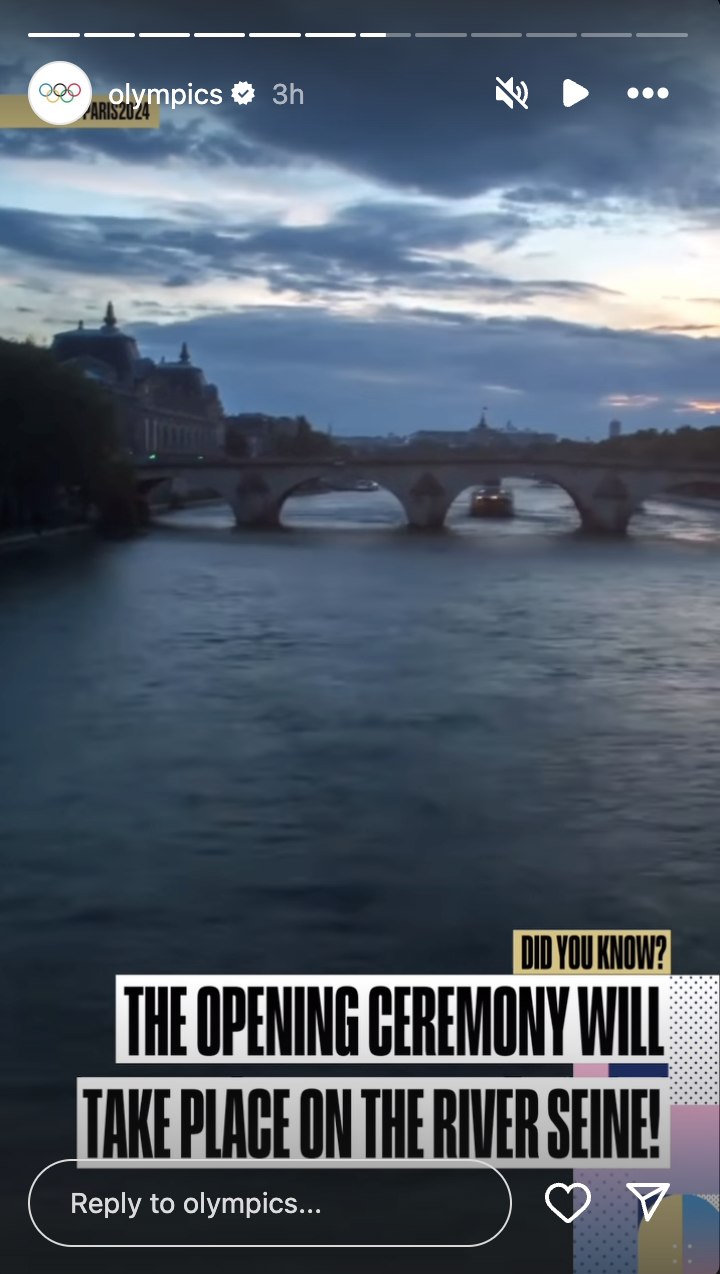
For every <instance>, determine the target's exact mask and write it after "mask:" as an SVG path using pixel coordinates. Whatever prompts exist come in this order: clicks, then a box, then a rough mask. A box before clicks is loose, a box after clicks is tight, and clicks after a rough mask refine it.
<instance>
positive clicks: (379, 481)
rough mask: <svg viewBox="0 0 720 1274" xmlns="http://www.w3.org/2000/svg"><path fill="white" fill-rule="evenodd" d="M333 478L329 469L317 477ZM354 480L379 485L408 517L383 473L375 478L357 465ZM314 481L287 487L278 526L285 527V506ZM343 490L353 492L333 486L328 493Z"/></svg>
mask: <svg viewBox="0 0 720 1274" xmlns="http://www.w3.org/2000/svg"><path fill="white" fill-rule="evenodd" d="M342 472H343V471H342V469H338V473H339V474H342ZM332 476H333V475H332V473H328V471H327V469H323V470H321V471H319V472H318V474H317V475H316V477H318V478H324V479H326V480H327V479H330V480H332ZM352 478H353V480H362V481H366V482H374V483H375V484H376V485H377V487H378V488H379V489H380V490H381V491H383V492H385V493H386V494H387V495H390V496H392V497H393V500H394V501H395V502H396V503H397V505H398V506H399V507H398V512H399V514H400V516H401V517H402V515H403V514H405V515H407V511H406V509H405V506H404V504H403V500H402V497H401V496H400V495H399V494H398V493H397V491H395V490H394V489H393V486H392V484H390V483H388V482H387V481H385V480H384V477H383V474H382V473H381V474H379V475H378V476H375V474H374V473H373V472H371V471H370V470H368V471H361V470H360V469H359V468H358V467H357V466H355V465H354V466H353V471H352ZM314 481H315V478H314V477H308V478H303V479H302V481H300V482H295V483H293V484H292V485H291V486H289V487H286V488H285V489H284V490H283V492H282V493H281V495H280V497H279V500H278V504H277V523H276V525H278V526H282V525H283V510H284V508H285V505H286V504H287V501H288V500H292V499H293V498H294V497H295V496H297V495H299V494H300V493H301V492H302V490H303V488H306V487H308V486H310V485H311V484H312V483H313V482H314ZM343 490H346V491H347V493H348V494H349V493H351V492H352V487H350V486H348V487H347V488H343V487H341V486H339V487H334V488H333V487H332V486H331V487H330V488H329V489H328V493H331V492H333V491H334V492H336V493H337V494H338V495H342V493H343ZM311 494H312V492H311ZM318 494H321V493H320V492H318Z"/></svg>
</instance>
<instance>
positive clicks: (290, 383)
mask: <svg viewBox="0 0 720 1274" xmlns="http://www.w3.org/2000/svg"><path fill="white" fill-rule="evenodd" d="M445 320H446V316H442V319H440V320H438V319H435V318H432V317H430V316H428V315H427V314H422V315H409V314H408V313H407V312H399V311H396V310H387V311H385V312H383V313H381V314H379V315H378V316H376V317H375V318H373V319H360V318H357V317H351V316H337V315H330V314H328V313H327V311H325V310H323V309H321V308H317V307H310V306H308V307H306V308H304V309H303V310H302V311H298V310H296V309H292V308H279V309H275V310H273V309H272V308H268V309H264V310H259V311H258V310H252V311H250V310H246V311H241V312H239V313H234V314H225V315H215V316H207V317H202V318H196V319H193V320H191V321H187V322H183V323H175V324H170V325H165V326H162V327H160V326H158V325H157V324H149V323H138V324H135V325H134V326H133V329H132V330H133V332H134V333H135V335H136V336H137V338H138V340H139V341H140V344H141V346H142V348H143V350H144V351H146V352H147V353H149V354H150V355H151V356H152V357H157V358H159V357H161V356H162V355H163V354H165V355H167V354H168V353H169V352H170V353H172V352H173V351H174V350H175V349H176V348H178V347H179V345H180V343H181V341H183V340H187V341H188V342H189V345H190V349H191V352H192V355H193V358H194V360H195V361H196V362H197V363H198V364H200V365H202V366H204V368H205V371H206V374H207V375H209V376H210V377H211V379H212V380H213V381H215V382H216V383H217V384H218V386H219V387H220V391H221V394H222V396H223V399H224V401H225V404H226V407H227V409H228V410H230V411H252V410H258V411H267V412H277V413H285V412H287V413H290V414H293V415H294V414H296V413H298V412H304V413H305V414H306V415H307V416H308V417H309V418H310V419H312V420H314V421H315V422H316V423H317V424H318V425H320V426H327V425H328V424H329V423H332V424H333V426H334V428H335V429H336V430H337V431H339V432H345V433H349V434H360V433H373V434H374V433H391V432H396V433H406V432H411V431H412V430H414V429H421V428H455V429H461V428H464V427H469V426H470V425H471V424H474V423H475V422H476V421H477V418H478V416H479V414H480V408H481V407H482V406H483V405H485V404H487V405H488V408H489V414H490V418H491V420H494V421H495V422H496V423H502V422H503V420H504V417H505V414H506V412H507V405H508V390H512V391H513V393H512V403H513V406H512V416H513V421H514V423H515V424H516V425H518V426H521V427H532V428H541V429H545V430H550V431H551V432H557V433H560V434H562V435H566V436H578V435H580V436H585V435H586V434H593V435H600V434H602V435H604V433H605V432H606V429H607V421H608V417H609V414H610V412H611V411H617V410H618V408H617V407H611V406H610V404H609V399H610V398H611V397H612V398H613V399H614V400H615V401H617V400H618V398H619V395H618V394H617V392H616V386H617V384H618V381H620V382H621V383H623V384H624V385H625V386H626V390H625V391H624V394H623V399H624V402H625V404H626V405H627V406H628V407H630V409H631V410H632V413H633V423H634V424H635V425H637V426H642V427H648V426H654V427H657V428H674V427H675V426H676V424H677V419H676V416H675V414H674V412H675V408H676V407H678V406H681V405H682V404H690V403H691V402H694V403H698V402H704V401H707V402H708V403H715V402H716V401H718V399H720V374H719V373H718V368H720V340H718V339H712V338H699V339H691V338H688V337H685V336H678V335H671V334H659V333H647V332H625V333H622V334H618V333H616V332H613V331H611V330H609V329H606V328H589V327H584V326H580V325H578V324H572V323H559V322H553V321H551V320H549V319H541V318H535V319H508V318H496V319H468V317H467V316H465V315H462V316H460V321H458V322H456V323H449V322H447V321H445ZM641 398H642V399H644V400H645V401H644V402H643V403H642V404H641V402H640V399H641ZM633 400H634V405H633Z"/></svg>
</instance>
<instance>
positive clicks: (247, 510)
mask: <svg viewBox="0 0 720 1274" xmlns="http://www.w3.org/2000/svg"><path fill="white" fill-rule="evenodd" d="M229 500H230V504H231V506H232V511H233V513H234V514H235V523H236V525H237V526H239V527H247V528H248V529H250V528H252V527H257V528H258V529H263V530H271V529H274V528H275V527H279V526H280V509H281V506H282V498H279V497H278V496H277V495H276V494H275V493H274V492H273V491H272V490H271V488H270V486H269V485H268V483H267V482H266V480H265V478H264V477H263V476H262V474H247V475H245V476H244V477H243V479H242V481H241V482H239V483H238V484H237V486H236V487H235V488H234V490H233V491H232V493H230V494H229Z"/></svg>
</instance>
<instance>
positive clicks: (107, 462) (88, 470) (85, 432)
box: [0, 339, 135, 530]
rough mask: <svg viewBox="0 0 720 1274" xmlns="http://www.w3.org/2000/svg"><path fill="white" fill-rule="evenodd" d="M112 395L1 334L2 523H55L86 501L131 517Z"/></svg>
mask: <svg viewBox="0 0 720 1274" xmlns="http://www.w3.org/2000/svg"><path fill="white" fill-rule="evenodd" d="M134 503H135V501H134V483H133V479H132V472H131V470H130V468H129V466H128V465H127V464H126V463H124V462H123V460H122V459H121V457H120V455H119V452H118V444H117V439H116V434H115V427H114V412H113V405H112V401H111V399H110V398H109V396H108V395H107V393H106V392H105V391H104V390H103V389H102V387H101V386H99V385H98V384H96V383H95V382H94V381H91V380H89V379H87V377H85V376H83V375H82V373H81V372H80V371H79V370H78V369H77V368H75V367H72V366H68V365H67V364H65V365H63V364H59V363H57V362H56V360H55V358H54V357H53V356H52V354H51V353H50V352H49V351H48V350H45V349H40V348H38V347H37V346H35V345H32V344H31V343H29V342H26V343H19V342H16V341H6V340H2V339H0V529H3V528H5V529H7V528H8V527H34V528H35V529H37V530H40V529H41V528H42V527H45V526H51V525H55V524H57V523H59V522H62V521H63V520H67V519H68V517H77V516H80V515H81V514H82V513H83V512H85V513H87V510H88V509H89V508H90V507H91V506H93V505H94V506H96V507H97V508H98V509H99V511H100V516H101V520H102V519H103V518H105V519H106V520H108V519H109V520H114V519H120V521H123V520H124V521H130V522H132V521H133V520H134V516H135V513H134Z"/></svg>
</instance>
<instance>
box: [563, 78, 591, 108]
mask: <svg viewBox="0 0 720 1274" xmlns="http://www.w3.org/2000/svg"><path fill="white" fill-rule="evenodd" d="M589 92H590V89H589V88H583V86H582V84H576V83H575V81H574V80H563V106H574V105H575V103H576V102H581V101H582V100H583V98H584V97H587V96H588V94H589Z"/></svg>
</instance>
